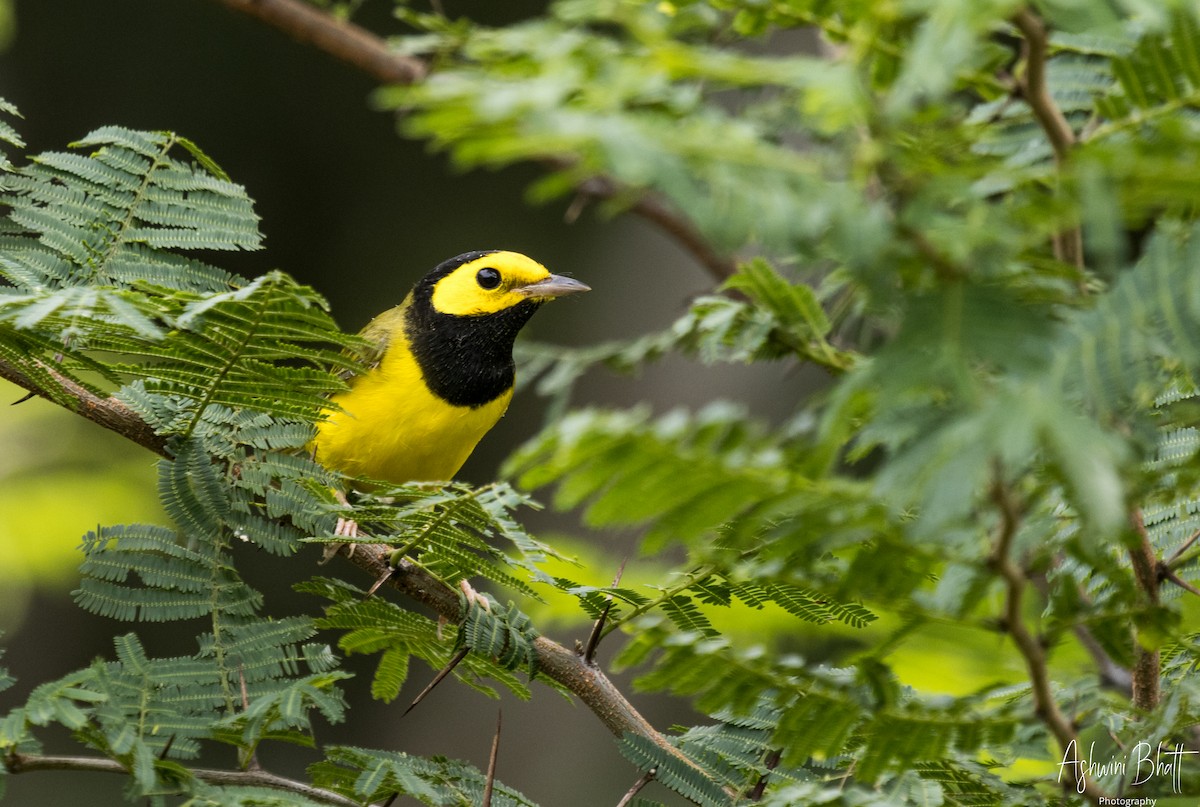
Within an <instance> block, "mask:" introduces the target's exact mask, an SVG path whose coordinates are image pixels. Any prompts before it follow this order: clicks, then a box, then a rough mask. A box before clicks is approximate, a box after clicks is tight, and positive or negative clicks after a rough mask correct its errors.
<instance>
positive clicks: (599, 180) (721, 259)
mask: <svg viewBox="0 0 1200 807" xmlns="http://www.w3.org/2000/svg"><path fill="white" fill-rule="evenodd" d="M216 2H218V3H221V4H222V5H224V6H227V7H229V8H232V9H235V10H237V11H241V12H243V13H245V14H248V15H250V16H252V17H254V18H256V19H258V20H259V21H261V22H264V23H266V24H268V25H270V26H272V27H274V28H278V29H279V30H281V31H284V32H286V33H288V34H289V35H291V36H292V37H293V38H295V39H297V40H299V41H301V42H305V43H307V44H310V45H312V46H313V47H315V48H317V49H318V50H322V51H325V53H327V54H329V55H331V56H333V57H335V58H337V59H340V60H341V61H343V62H346V63H347V64H350V65H352V66H354V67H356V68H358V69H359V70H360V71H362V72H364V73H366V74H367V75H369V76H371V77H373V78H375V79H377V80H379V81H383V82H385V83H389V84H416V83H418V82H420V81H422V80H423V79H424V78H425V77H426V75H427V74H428V66H427V65H426V64H425V63H424V62H422V61H420V60H419V59H414V58H412V57H409V56H403V55H401V54H399V53H397V52H395V51H394V50H392V49H391V48H389V47H388V44H387V41H386V40H385V39H383V38H382V37H380V36H378V35H377V34H375V33H373V32H372V31H369V30H367V29H365V28H362V27H361V26H358V25H355V24H354V23H350V22H345V21H343V20H339V19H337V18H336V17H333V16H332V15H330V14H328V13H325V12H323V11H321V10H319V9H317V8H314V7H313V6H311V5H308V4H307V3H304V2H301V0H216ZM542 163H543V164H545V165H547V166H549V167H550V168H552V169H555V170H562V169H563V168H566V167H569V165H568V164H566V163H564V162H563V161H562V160H557V159H551V158H547V159H544V160H542ZM576 190H577V192H578V193H579V194H580V195H582V196H584V197H589V198H592V199H599V200H612V199H621V198H622V197H629V201H628V207H627V209H628V210H629V211H631V212H633V213H636V214H637V215H639V216H641V217H642V218H644V219H646V220H647V221H649V222H652V223H653V224H655V225H657V226H658V227H659V228H660V229H662V230H663V232H665V233H666V234H667V235H669V236H670V237H671V238H673V239H675V241H676V242H678V243H679V244H680V246H682V247H683V248H684V249H685V250H687V252H688V253H690V254H691V256H692V257H693V258H694V259H695V260H696V261H697V262H698V263H699V264H700V265H701V266H703V267H704V268H705V269H706V270H708V272H709V274H711V275H712V276H713V278H714V279H716V280H718V281H724V280H726V279H728V278H729V277H730V276H731V275H733V274H734V272H736V271H737V262H736V261H734V260H733V259H732V258H731V257H730V256H729V255H728V254H726V253H724V252H721V251H720V250H718V249H717V248H716V247H714V246H713V245H712V243H711V242H710V241H709V240H708V239H707V238H705V237H704V234H703V233H702V232H700V230H699V229H698V228H697V227H696V225H695V224H693V223H692V221H691V220H690V219H688V218H687V217H686V216H684V215H683V214H682V213H681V212H680V211H678V210H677V209H676V208H675V207H674V206H673V205H672V204H671V203H670V202H668V201H667V200H666V199H664V198H663V197H662V196H659V195H657V194H655V193H652V192H647V191H637V190H634V189H631V188H629V187H628V186H626V185H624V184H622V183H620V182H617V181H616V180H614V179H612V178H610V177H604V176H595V177H591V178H589V179H586V180H584V181H582V182H581V183H579V185H578V186H577V188H576Z"/></svg>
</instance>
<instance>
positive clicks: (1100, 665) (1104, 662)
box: [1029, 557, 1133, 697]
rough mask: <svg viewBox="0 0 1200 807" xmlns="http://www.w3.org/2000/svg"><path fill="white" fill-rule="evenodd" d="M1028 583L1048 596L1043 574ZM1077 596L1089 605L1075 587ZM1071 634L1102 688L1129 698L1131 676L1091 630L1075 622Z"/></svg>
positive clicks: (1083, 594)
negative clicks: (1089, 658)
mask: <svg viewBox="0 0 1200 807" xmlns="http://www.w3.org/2000/svg"><path fill="white" fill-rule="evenodd" d="M1059 561H1061V557H1060V558H1058V559H1056V561H1055V562H1056V563H1058V562H1059ZM1029 581H1030V582H1031V583H1033V585H1034V586H1035V587H1036V588H1037V590H1038V593H1039V594H1041V595H1042V596H1043V597H1047V598H1048V597H1049V596H1050V586H1049V585H1048V584H1047V582H1046V576H1045V575H1044V574H1039V575H1032V576H1030V578H1029ZM1076 588H1077V596H1078V597H1079V598H1080V600H1081V601H1082V602H1084V603H1086V604H1089V605H1090V604H1091V600H1090V598H1089V597H1088V595H1087V592H1085V591H1084V590H1083V589H1082V587H1080V586H1076ZM1071 632H1072V633H1074V634H1075V638H1076V639H1078V640H1079V644H1080V645H1082V646H1083V649H1084V650H1086V651H1087V652H1088V655H1089V656H1091V657H1092V661H1093V662H1095V664H1096V668H1097V670H1098V671H1099V674H1100V683H1101V685H1102V686H1105V687H1108V688H1109V689H1112V690H1115V691H1117V692H1120V693H1121V694H1122V695H1124V696H1125V697H1129V696H1130V692H1131V690H1132V687H1133V674H1132V673H1130V672H1129V670H1128V669H1127V668H1125V667H1123V666H1122V665H1120V664H1118V663H1117V662H1116V661H1114V660H1113V657H1112V656H1110V655H1109V654H1108V651H1107V650H1105V649H1104V646H1103V645H1102V644H1100V642H1099V640H1097V639H1096V637H1095V635H1094V634H1093V633H1092V631H1091V629H1089V628H1088V626H1087V625H1086V624H1084V623H1082V622H1075V623H1073V624H1072V625H1071Z"/></svg>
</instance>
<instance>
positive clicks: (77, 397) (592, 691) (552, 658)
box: [0, 359, 696, 768]
mask: <svg viewBox="0 0 1200 807" xmlns="http://www.w3.org/2000/svg"><path fill="white" fill-rule="evenodd" d="M47 369H48V368H47ZM49 372H51V374H53V375H54V376H55V378H56V379H58V380H59V381H60V382H61V383H62V388H61V390H60V391H59V392H58V394H57V395H54V394H51V393H48V392H46V391H45V390H43V389H41V388H40V387H39V386H38V384H37V382H36V381H35V380H33V379H32V378H31V376H30V375H29V374H27V373H25V372H22V371H21V369H20V368H19V367H16V366H15V365H13V364H11V363H10V362H9V361H8V360H6V359H0V378H6V379H8V380H10V381H12V382H13V383H15V384H17V385H18V386H20V387H22V388H24V389H26V390H28V391H30V392H32V393H35V394H37V395H40V396H41V397H43V398H46V399H47V400H49V401H52V402H54V403H58V404H59V405H61V406H64V407H66V408H67V409H69V410H71V411H73V412H77V413H78V414H81V415H83V416H84V417H86V418H88V419H89V420H91V421H93V422H95V423H98V424H99V425H101V426H103V427H104V428H106V429H109V430H111V431H114V432H116V433H117V434H119V435H121V436H122V437H125V438H127V439H129V440H132V441H133V442H135V443H137V444H138V445H141V446H144V447H146V448H149V449H150V450H151V451H154V452H155V453H157V454H159V455H160V456H163V457H167V458H170V453H169V452H168V451H167V442H166V440H165V438H163V437H162V436H161V435H158V434H155V433H154V431H153V429H151V428H150V427H149V425H147V424H146V423H145V422H144V421H143V420H142V419H141V418H140V417H138V415H137V413H136V412H134V411H133V410H132V409H130V408H129V407H128V406H126V405H125V404H123V403H121V402H120V401H118V400H116V399H115V398H111V397H109V398H102V397H100V396H97V395H95V394H94V393H92V392H90V391H89V390H87V389H85V388H83V387H81V386H80V385H78V384H76V383H74V382H72V381H70V380H69V379H67V378H64V377H62V376H61V375H59V374H57V373H54V371H53V370H49ZM393 553H394V550H393V549H392V548H391V547H388V546H383V545H373V544H359V545H358V546H357V547H356V549H355V551H354V552H353V553H351V554H348V555H347V552H346V549H345V547H343V549H342V554H343V556H346V557H348V559H349V561H350V562H351V563H353V564H354V565H355V566H357V567H358V568H359V569H360V570H362V571H363V572H365V573H366V574H367V575H369V576H370V578H371V579H372V580H379V579H380V578H383V577H386V578H387V585H389V586H391V587H392V588H395V589H396V590H398V591H400V592H402V593H403V594H406V595H407V596H409V597H410V598H412V599H413V600H416V601H417V602H419V603H421V604H423V605H426V606H428V607H429V608H431V609H432V610H433V611H434V612H435V613H436V614H437V615H438V616H439V617H442V618H444V619H446V620H447V621H449V622H451V623H453V624H458V623H459V622H461V621H462V613H461V608H460V605H459V598H458V593H457V591H455V590H454V589H452V588H450V587H449V586H447V585H446V584H445V583H443V582H442V581H441V580H439V579H438V578H437V577H435V576H434V575H432V574H430V573H429V572H428V571H426V570H425V569H423V568H422V567H420V566H418V565H417V564H414V563H412V562H411V561H410V560H408V559H407V558H401V559H400V560H399V562H398V563H396V565H395V566H393V565H392V563H391V559H392V557H393ZM533 645H534V649H535V650H536V652H537V659H538V671H539V672H540V673H542V674H544V675H545V676H546V677H547V678H549V679H551V680H553V681H556V682H558V683H559V684H562V686H563V687H565V688H566V689H567V690H568V691H570V692H571V693H573V694H574V695H575V696H576V697H578V698H579V700H581V701H582V702H583V703H584V704H585V705H586V706H587V707H588V709H590V710H591V711H592V713H593V714H595V715H596V717H598V718H599V719H600V722H601V723H603V724H604V726H605V727H606V728H607V729H608V730H609V731H611V732H612V733H613V734H614V735H616V736H617V737H621V736H623V735H624V734H625V733H626V732H630V733H633V734H637V735H640V736H642V737H645V738H647V739H649V740H650V741H651V742H653V743H654V744H655V745H657V746H658V747H660V748H662V749H663V750H665V751H667V752H668V753H670V754H672V755H673V756H675V757H678V758H679V759H680V760H682V761H684V762H685V763H687V764H688V765H690V766H691V767H693V768H695V767H696V764H695V763H694V762H692V761H691V760H690V759H688V758H687V757H686V756H685V755H683V754H682V753H681V752H680V751H679V749H677V748H676V747H675V746H673V745H672V744H671V743H669V742H668V741H667V739H666V738H665V737H664V736H663V735H662V734H660V733H659V732H658V730H657V729H655V728H654V726H652V725H651V724H650V722H649V721H647V720H646V718H644V717H642V715H641V713H640V712H638V710H637V709H635V708H634V707H633V704H631V703H630V702H629V700H628V699H627V698H626V697H625V696H624V695H623V694H621V691H620V690H618V689H617V687H616V686H615V685H614V684H613V682H612V681H611V680H609V678H608V676H606V675H605V674H604V673H603V672H601V671H600V669H599V668H598V667H596V666H594V665H592V664H589V663H588V662H587V661H586V660H585V659H584V658H583V656H582V655H581V654H580V653H577V652H574V651H572V650H568V649H567V648H565V647H563V646H562V645H560V644H559V643H557V642H555V641H553V640H551V639H548V638H546V637H545V636H538V637H537V639H535V640H534V642H533ZM114 764H115V763H114Z"/></svg>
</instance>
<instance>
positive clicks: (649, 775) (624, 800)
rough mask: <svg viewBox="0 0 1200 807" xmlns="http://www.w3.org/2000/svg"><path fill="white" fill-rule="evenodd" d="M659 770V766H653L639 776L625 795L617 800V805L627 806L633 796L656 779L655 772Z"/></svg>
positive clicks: (620, 806)
mask: <svg viewBox="0 0 1200 807" xmlns="http://www.w3.org/2000/svg"><path fill="white" fill-rule="evenodd" d="M657 772H658V768H651V769H650V770H648V771H646V772H645V773H643V774H642V775H641V776H640V777H638V780H637V781H636V782H634V783H633V787H631V788H629V790H627V791H626V792H625V795H624V796H622V797H621V800H620V801H618V802H617V807H626V805H628V804H629V802H631V801H633V797H634V796H636V795H637V794H638V792H639V791H641V789H642V788H643V787H645V786H646V785H648V784H650V782H652V781H653V780H654V774H655V773H657Z"/></svg>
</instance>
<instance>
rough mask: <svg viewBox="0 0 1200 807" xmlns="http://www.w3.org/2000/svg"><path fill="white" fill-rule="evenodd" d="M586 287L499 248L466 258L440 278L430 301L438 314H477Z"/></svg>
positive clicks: (520, 255) (473, 315)
mask: <svg viewBox="0 0 1200 807" xmlns="http://www.w3.org/2000/svg"><path fill="white" fill-rule="evenodd" d="M587 288H588V287H587V286H585V285H584V284H582V283H580V282H579V281H577V280H573V279H571V278H568V277H560V276H558V275H552V274H550V272H549V271H547V269H546V267H544V266H542V265H541V264H540V263H538V262H537V261H535V260H533V259H532V258H528V257H526V256H524V255H522V254H520V253H519V252H504V251H499V252H489V253H487V254H486V255H483V256H481V257H478V258H475V259H474V260H471V261H467V262H466V263H464V264H462V265H461V266H459V267H458V268H457V269H455V270H454V271H452V272H450V273H449V274H448V275H446V276H445V277H443V278H441V279H440V280H438V281H437V283H436V284H435V285H434V287H433V296H432V298H431V302H432V303H433V309H434V311H436V312H437V313H439V314H449V315H451V316H456V317H477V316H481V315H483V314H495V313H497V312H499V311H504V310H507V309H510V308H513V307H514V306H516V305H518V304H519V303H521V302H523V301H525V300H534V301H536V302H542V301H544V300H549V299H552V298H554V297H561V296H563V295H564V294H571V293H574V292H578V291H587Z"/></svg>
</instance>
